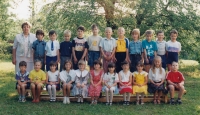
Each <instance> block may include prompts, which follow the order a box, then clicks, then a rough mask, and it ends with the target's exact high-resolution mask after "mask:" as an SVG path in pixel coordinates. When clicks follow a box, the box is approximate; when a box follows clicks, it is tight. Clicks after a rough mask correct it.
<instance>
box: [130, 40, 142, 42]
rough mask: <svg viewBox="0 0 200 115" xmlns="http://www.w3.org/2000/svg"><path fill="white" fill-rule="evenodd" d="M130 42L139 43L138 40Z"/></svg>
mask: <svg viewBox="0 0 200 115" xmlns="http://www.w3.org/2000/svg"><path fill="white" fill-rule="evenodd" d="M132 41H133V43H139V42H140V41H139V40H137V41H136V42H135V41H134V40H132Z"/></svg>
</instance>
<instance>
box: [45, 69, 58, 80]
mask: <svg viewBox="0 0 200 115" xmlns="http://www.w3.org/2000/svg"><path fill="white" fill-rule="evenodd" d="M47 74H48V77H49V79H48V81H53V82H54V81H58V78H59V71H55V72H54V73H53V72H51V71H48V72H47Z"/></svg>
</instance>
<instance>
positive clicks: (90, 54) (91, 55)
mask: <svg viewBox="0 0 200 115" xmlns="http://www.w3.org/2000/svg"><path fill="white" fill-rule="evenodd" d="M99 57H100V51H89V52H88V65H89V66H94V64H93V63H94V61H95V60H98V59H99Z"/></svg>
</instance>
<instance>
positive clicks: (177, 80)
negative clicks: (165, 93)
mask: <svg viewBox="0 0 200 115" xmlns="http://www.w3.org/2000/svg"><path fill="white" fill-rule="evenodd" d="M166 79H167V85H168V86H167V87H168V89H169V92H170V98H171V99H170V104H175V101H174V91H175V90H178V99H177V103H178V104H181V103H182V101H181V98H182V96H183V93H184V90H185V88H184V81H185V78H184V76H183V74H182V73H181V72H179V71H178V63H177V62H172V69H171V71H169V72H168V73H167V77H166Z"/></svg>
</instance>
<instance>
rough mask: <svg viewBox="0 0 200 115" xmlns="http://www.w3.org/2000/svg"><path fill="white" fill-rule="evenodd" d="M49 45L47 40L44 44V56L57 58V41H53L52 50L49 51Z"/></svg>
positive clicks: (58, 46)
mask: <svg viewBox="0 0 200 115" xmlns="http://www.w3.org/2000/svg"><path fill="white" fill-rule="evenodd" d="M51 44H52V41H51V40H49V41H48V42H47V43H46V47H45V51H47V54H46V55H47V56H50V57H53V56H57V50H59V49H60V44H59V42H58V41H57V40H54V41H53V50H51Z"/></svg>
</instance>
